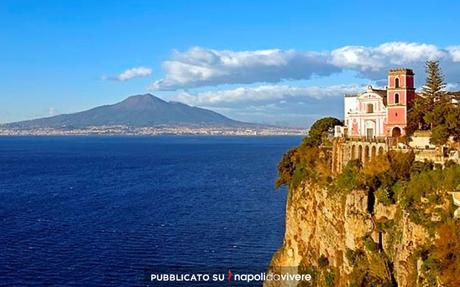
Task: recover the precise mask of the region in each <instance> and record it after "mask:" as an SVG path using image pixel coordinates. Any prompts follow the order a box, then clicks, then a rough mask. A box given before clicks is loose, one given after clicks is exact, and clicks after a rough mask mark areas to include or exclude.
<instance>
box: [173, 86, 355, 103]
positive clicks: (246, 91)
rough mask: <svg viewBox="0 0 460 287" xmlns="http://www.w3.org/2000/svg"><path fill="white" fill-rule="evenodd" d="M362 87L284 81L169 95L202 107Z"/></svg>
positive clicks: (285, 99)
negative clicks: (290, 83) (307, 84)
mask: <svg viewBox="0 0 460 287" xmlns="http://www.w3.org/2000/svg"><path fill="white" fill-rule="evenodd" d="M363 89H364V87H363V86H358V85H333V86H326V87H319V86H310V87H294V86H288V85H262V86H257V87H240V88H235V89H227V90H217V91H206V92H200V93H196V94H193V93H190V92H185V91H184V92H180V93H178V94H177V95H176V96H174V97H173V98H172V99H173V100H176V101H180V102H183V103H186V104H189V105H194V106H204V107H238V106H248V105H252V106H264V105H267V104H270V103H273V102H276V103H277V104H286V103H288V102H306V101H311V100H320V99H323V98H325V97H334V96H340V97H342V96H343V95H344V94H355V93H358V92H360V91H362V90H363Z"/></svg>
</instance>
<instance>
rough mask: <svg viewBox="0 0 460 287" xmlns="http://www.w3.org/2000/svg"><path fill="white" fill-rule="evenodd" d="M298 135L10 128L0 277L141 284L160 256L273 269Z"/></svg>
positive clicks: (0, 205) (1, 185) (1, 164)
mask: <svg viewBox="0 0 460 287" xmlns="http://www.w3.org/2000/svg"><path fill="white" fill-rule="evenodd" d="M299 141H300V138H299V137H173V136H171V137H168V136H164V137H0V285H5V286H18V285H30V286H40V285H58V286H64V285H65V286H72V285H73V286H142V285H144V270H145V269H146V268H151V267H152V266H169V265H176V266H177V265H179V266H180V265H187V266H220V267H222V266H223V267H231V266H255V267H262V268H265V267H266V266H267V265H268V264H269V262H270V259H271V256H272V255H273V252H275V251H276V249H277V248H278V247H279V246H280V245H281V243H282V238H283V232H284V207H285V197H286V193H285V191H283V190H282V191H281V192H275V190H274V186H273V182H274V179H275V177H276V165H277V162H278V161H279V159H280V157H281V156H282V154H283V153H284V152H285V151H286V150H287V149H288V148H290V147H292V146H295V145H297V144H298V142H299Z"/></svg>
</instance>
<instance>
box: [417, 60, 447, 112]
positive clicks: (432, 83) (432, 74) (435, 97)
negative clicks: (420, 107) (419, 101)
mask: <svg viewBox="0 0 460 287" xmlns="http://www.w3.org/2000/svg"><path fill="white" fill-rule="evenodd" d="M425 72H426V82H425V85H424V86H423V91H422V93H423V95H424V97H425V98H427V99H428V100H429V101H430V103H431V104H434V103H435V102H437V101H440V100H443V99H444V98H445V96H446V92H445V91H444V89H445V88H446V83H445V82H444V76H443V74H442V72H441V68H440V67H439V61H426V63H425Z"/></svg>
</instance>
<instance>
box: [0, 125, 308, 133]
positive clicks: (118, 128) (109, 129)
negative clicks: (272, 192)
mask: <svg viewBox="0 0 460 287" xmlns="http://www.w3.org/2000/svg"><path fill="white" fill-rule="evenodd" d="M305 133H306V130H305V129H299V128H281V127H249V128H248V127H172V126H159V127H129V126H125V125H114V126H91V127H85V128H74V129H70V128H69V129H58V128H35V129H22V128H13V127H5V128H1V127H0V136H67V135H82V136H84V135H129V136H131V135H132V136H156V135H203V136H286V135H287V136H297V135H299V136H300V135H305Z"/></svg>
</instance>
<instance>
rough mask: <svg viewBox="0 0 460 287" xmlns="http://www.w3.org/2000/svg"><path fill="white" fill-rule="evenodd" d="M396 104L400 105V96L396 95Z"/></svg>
mask: <svg viewBox="0 0 460 287" xmlns="http://www.w3.org/2000/svg"><path fill="white" fill-rule="evenodd" d="M395 104H399V94H395Z"/></svg>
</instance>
